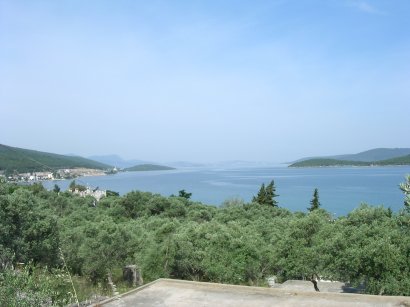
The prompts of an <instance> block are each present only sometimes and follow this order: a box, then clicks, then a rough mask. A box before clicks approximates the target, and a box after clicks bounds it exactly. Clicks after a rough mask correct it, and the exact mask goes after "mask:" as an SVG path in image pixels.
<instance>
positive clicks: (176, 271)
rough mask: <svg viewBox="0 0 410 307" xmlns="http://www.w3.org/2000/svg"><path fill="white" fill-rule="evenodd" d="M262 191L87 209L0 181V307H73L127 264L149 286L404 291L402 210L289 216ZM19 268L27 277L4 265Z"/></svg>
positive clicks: (409, 258)
mask: <svg viewBox="0 0 410 307" xmlns="http://www.w3.org/2000/svg"><path fill="white" fill-rule="evenodd" d="M409 180H410V179H409V178H407V181H406V183H404V184H403V186H402V188H403V192H404V193H405V197H407V198H406V200H407V201H408V195H409V190H408V185H409ZM262 187H263V188H262ZM262 187H261V189H260V192H261V191H264V192H263V193H261V195H259V193H258V195H257V196H256V200H257V199H258V197H259V196H263V195H265V197H266V195H268V198H265V199H267V201H266V202H263V203H259V202H258V201H257V202H256V203H255V202H253V203H248V204H247V203H244V202H243V201H241V200H231V201H227V202H226V205H224V206H223V207H221V208H216V207H213V206H207V205H203V204H201V203H197V202H193V201H191V200H190V199H189V197H184V195H187V194H190V193H186V192H185V191H184V192H185V193H184V195H180V196H174V197H163V196H161V195H158V194H152V193H147V192H140V191H133V192H130V193H128V194H126V195H124V196H117V195H116V196H109V197H106V198H103V199H102V200H100V202H99V203H98V204H97V206H94V205H93V204H94V199H93V198H91V197H79V196H77V195H73V194H71V193H69V192H61V191H60V192H59V193H56V192H54V191H46V190H45V189H44V188H43V187H42V186H41V185H38V184H37V185H32V186H17V185H15V184H11V183H5V182H0V220H1V224H0V292H1V293H0V305H2V306H3V305H4V306H41V305H44V304H53V305H65V304H67V303H68V302H71V303H73V302H75V300H74V298H73V297H74V294H73V293H74V291H73V289H72V283H73V284H74V285H77V287H76V290H77V291H76V292H77V293H79V292H81V291H79V290H80V289H79V287H78V283H77V282H76V280H78V279H83V280H84V279H87V280H88V281H89V282H90V283H91V284H93V285H94V287H96V288H101V285H104V284H106V283H107V276H108V275H110V276H113V278H114V283H117V282H118V280H119V279H118V278H119V276H121V269H122V268H123V267H124V266H125V265H129V264H136V265H137V266H138V267H139V268H140V269H141V271H142V275H143V278H144V281H145V282H149V281H152V280H155V279H157V278H160V277H165V278H178V279H187V280H197V281H209V282H220V283H230V284H241V285H257V286H264V285H266V278H267V277H269V276H273V275H275V276H277V278H278V279H279V282H283V281H285V280H287V279H311V276H320V277H322V278H326V279H332V280H339V281H345V282H350V283H351V284H352V285H359V284H362V285H364V286H365V292H366V293H372V294H385V295H410V266H409V263H410V212H409V211H408V210H402V211H400V212H396V213H393V212H391V210H389V209H386V208H383V207H372V206H369V205H362V206H360V207H359V208H357V209H356V210H354V211H352V212H350V213H349V214H348V215H347V216H342V217H339V218H337V219H335V218H333V217H332V215H331V214H330V213H329V212H327V211H326V210H324V209H322V208H316V207H315V209H314V210H311V212H309V213H307V212H306V213H305V212H294V213H292V212H290V211H289V210H287V209H285V208H280V207H278V206H277V203H275V202H273V205H272V202H271V200H274V197H275V196H277V195H276V194H275V188H274V183H273V181H272V182H271V184H269V185H268V186H266V187H265V186H264V185H263V186H262ZM272 191H273V193H272ZM180 194H181V193H180ZM316 198H317V200H318V194H317V195H316ZM313 199H315V196H314V198H313ZM18 263H25V264H26V265H24V266H23V267H24V269H23V270H19V271H16V270H13V269H12V268H13V267H16V266H17V265H18ZM70 276H72V279H71V278H69V277H70ZM115 278H117V279H115ZM80 288H81V289H83V288H84V287H83V286H81V287H80ZM103 288H104V287H103ZM21 300H24V301H21Z"/></svg>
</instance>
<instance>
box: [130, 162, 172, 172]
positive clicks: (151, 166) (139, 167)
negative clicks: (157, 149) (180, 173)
mask: <svg viewBox="0 0 410 307" xmlns="http://www.w3.org/2000/svg"><path fill="white" fill-rule="evenodd" d="M173 169H175V168H173V167H169V166H163V165H156V164H139V165H135V166H133V167H128V168H125V169H124V171H127V172H140V171H169V170H173Z"/></svg>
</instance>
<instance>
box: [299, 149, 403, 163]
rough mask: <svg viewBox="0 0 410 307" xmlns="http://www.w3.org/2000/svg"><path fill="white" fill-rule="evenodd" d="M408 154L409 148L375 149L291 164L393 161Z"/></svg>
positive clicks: (309, 158)
mask: <svg viewBox="0 0 410 307" xmlns="http://www.w3.org/2000/svg"><path fill="white" fill-rule="evenodd" d="M409 154H410V148H375V149H370V150H366V151H363V152H359V153H357V154H346V155H337V156H324V157H307V158H302V159H299V160H296V161H294V162H292V163H296V162H301V161H306V160H312V159H335V160H342V161H363V162H374V161H381V160H387V159H393V158H397V157H402V156H405V155H409Z"/></svg>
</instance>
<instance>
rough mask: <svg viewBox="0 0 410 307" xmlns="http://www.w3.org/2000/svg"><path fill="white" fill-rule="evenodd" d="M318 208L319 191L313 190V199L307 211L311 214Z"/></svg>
mask: <svg viewBox="0 0 410 307" xmlns="http://www.w3.org/2000/svg"><path fill="white" fill-rule="evenodd" d="M319 207H320V202H319V191H318V189H315V190H314V191H313V198H312V200H311V201H310V207H309V208H308V210H309V211H310V212H312V211H313V210H317V209H319Z"/></svg>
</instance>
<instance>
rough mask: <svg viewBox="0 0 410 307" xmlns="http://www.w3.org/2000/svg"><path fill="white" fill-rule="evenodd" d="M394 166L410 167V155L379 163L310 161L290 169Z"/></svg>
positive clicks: (297, 164)
mask: <svg viewBox="0 0 410 307" xmlns="http://www.w3.org/2000/svg"><path fill="white" fill-rule="evenodd" d="M393 165H410V154H409V155H405V156H401V157H396V158H392V159H386V160H379V161H372V162H367V161H352V160H350V161H348V160H337V159H325V158H324V159H321V158H319V159H309V160H303V161H299V162H295V163H293V164H291V165H289V167H328V166H393Z"/></svg>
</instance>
